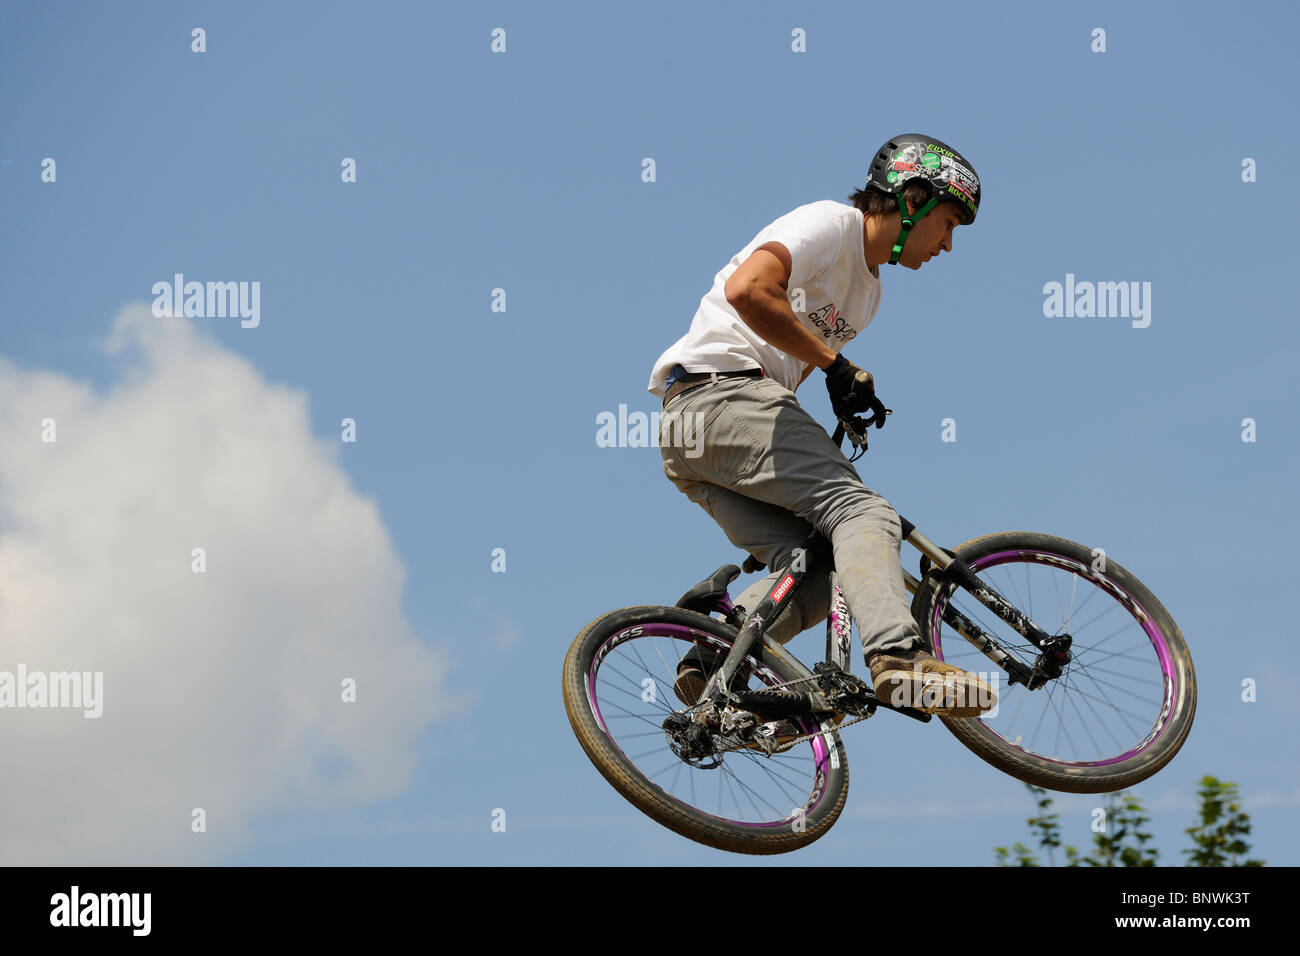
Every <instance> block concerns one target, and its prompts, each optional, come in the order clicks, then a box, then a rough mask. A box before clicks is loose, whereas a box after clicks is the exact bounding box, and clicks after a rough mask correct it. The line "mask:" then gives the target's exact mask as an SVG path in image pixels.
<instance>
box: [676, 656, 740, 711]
mask: <svg viewBox="0 0 1300 956" xmlns="http://www.w3.org/2000/svg"><path fill="white" fill-rule="evenodd" d="M726 659H727V658H726V655H725V654H719V653H718V652H717V651H713V650H710V649H709V648H707V647H698V646H697V647H692V648H691V649H690V650H689V651H687V652H686V654H685V656H683V657H682V659H681V661H679V662H678V664H677V679H676V680H675V681H673V693H674V694H676V695H677V699H678V700H680V701H681V702H682V703H683V704H685V705H686V706H687V707H694V706H695V705H696V703H698V702H699V699H700V696H701V695H702V694H703V693H704V688H705V686H706V685H707V684H708V683H709V678H710V677H712V676H713V674H714V672H715V671H717V669H718V668H719V667H721V666H722V662H723V661H724V660H726ZM746 681H747V678H745V677H743V676H742V675H740V674H737V675H736V677H733V678H732V681H731V688H732V690H737V689H739V687H743V686H744V684H745V683H746Z"/></svg>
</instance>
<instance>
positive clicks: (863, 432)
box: [831, 399, 894, 461]
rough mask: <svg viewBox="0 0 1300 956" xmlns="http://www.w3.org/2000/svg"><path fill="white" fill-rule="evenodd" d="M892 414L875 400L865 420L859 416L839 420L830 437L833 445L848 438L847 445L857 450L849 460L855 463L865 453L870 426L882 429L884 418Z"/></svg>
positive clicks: (891, 410)
mask: <svg viewBox="0 0 1300 956" xmlns="http://www.w3.org/2000/svg"><path fill="white" fill-rule="evenodd" d="M892 414H894V410H893V409H892V408H885V406H884V404H883V403H882V402H881V401H880V400H879V399H877V400H876V402H875V403H874V404H873V405H872V409H871V414H870V415H869V416H867V417H866V418H863V417H862V416H861V415H854V416H852V417H851V418H848V419H844V418H841V419H839V425H838V427H837V428H836V429H835V434H834V435H833V436H831V437H832V439H833V440H834V442H835V444H836V445H838V444H839V443H840V442H841V441H843V439H844V437H845V436H848V439H849V444H850V445H852V446H853V447H854V448H856V449H857V452H856V453H855V454H853V455H852V456H851V457H850V458H849V461H857V460H858V459H859V458H861V457H862V456H863V455H865V454H866V453H867V429H869V428H870V427H871V426H872V425H875V426H876V427H877V428H884V427H885V416H886V415H892Z"/></svg>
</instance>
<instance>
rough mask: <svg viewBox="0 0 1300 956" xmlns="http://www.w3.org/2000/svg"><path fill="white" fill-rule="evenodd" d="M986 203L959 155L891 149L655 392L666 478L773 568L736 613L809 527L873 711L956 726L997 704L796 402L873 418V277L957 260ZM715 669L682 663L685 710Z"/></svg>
mask: <svg viewBox="0 0 1300 956" xmlns="http://www.w3.org/2000/svg"><path fill="white" fill-rule="evenodd" d="M979 200H980V184H979V178H978V177H977V176H976V175H975V170H974V168H973V167H972V166H971V164H970V163H969V162H967V160H966V159H965V158H964V157H963V156H962V155H961V154H960V153H958V152H957V151H956V150H954V149H952V148H951V147H949V146H947V145H946V144H944V143H943V142H941V141H939V140H937V139H933V138H932V137H928V136H923V135H920V134H913V133H909V134H905V135H903V136H896V137H894V138H893V139H891V140H889V141H888V142H887V143H885V144H884V145H883V146H881V147H880V149H879V150H878V151H877V152H876V155H875V156H874V157H873V159H872V161H871V168H870V172H869V174H868V177H867V182H866V185H865V186H864V187H863V188H862V189H858V190H855V191H854V192H853V193H852V195H850V196H849V202H850V203H852V205H845V204H843V203H840V202H836V201H834V200H829V199H827V200H822V201H820V202H813V203H809V204H807V205H804V206H799V207H798V208H796V209H794V210H793V211H791V212H789V213H787V214H786V215H784V216H782V217H780V218H779V219H777V220H776V221H774V222H772V223H770V224H769V225H767V226H766V227H764V228H763V230H762V231H760V232H759V233H758V235H757V236H755V237H754V238H753V239H752V240H750V242H749V244H748V245H747V246H745V248H743V249H742V250H741V251H740V252H739V253H737V254H736V255H735V256H733V257H732V259H731V261H730V262H729V263H728V264H727V265H726V266H724V267H723V268H722V270H721V271H720V272H718V274H717V275H716V276H714V279H713V287H712V288H711V289H710V290H709V292H708V293H707V294H706V295H705V296H704V297H703V298H702V299H701V300H700V305H699V308H698V309H697V310H696V312H695V317H694V319H693V320H692V321H691V327H690V330H689V331H688V332H687V333H686V334H685V335H684V336H682V337H681V338H680V339H678V340H677V341H676V342H675V343H673V345H671V346H670V347H669V348H668V349H667V351H665V352H664V353H663V354H662V355H661V356H659V359H658V361H656V362H655V365H654V369H653V371H652V372H651V374H650V383H649V391H651V392H652V393H654V394H655V395H658V396H662V397H663V399H664V410H663V415H662V418H661V424H660V442H659V444H660V450H661V452H662V455H663V462H664V474H666V475H667V476H668V478H669V479H670V480H671V481H672V482H673V484H675V485H676V486H677V487H678V488H679V489H680V490H681V491H682V492H683V493H684V494H685V495H686V496H687V497H688V498H690V499H691V500H692V501H694V502H696V503H697V504H699V505H700V507H702V508H703V509H704V510H705V512H707V513H708V515H709V516H710V517H711V518H713V520H714V521H716V522H717V523H718V524H719V525H720V526H721V527H722V529H723V531H725V532H726V534H727V537H728V538H729V539H730V540H731V542H732V544H734V545H735V546H736V547H738V548H741V549H742V550H744V551H748V552H749V553H750V554H752V555H754V556H755V557H756V558H757V559H758V560H760V561H762V562H763V563H765V564H766V565H767V566H768V568H769V569H771V570H772V573H771V574H770V575H769V576H768V577H767V578H766V579H764V580H760V581H757V582H756V583H755V584H753V585H752V586H751V587H750V588H749V589H748V590H746V591H745V592H744V594H742V595H741V596H740V597H739V598H737V602H736V603H738V604H742V605H744V606H745V607H746V608H749V609H753V608H754V607H755V606H756V605H757V604H758V602H759V601H760V600H761V599H762V598H763V596H764V595H766V593H767V592H768V590H769V589H770V588H771V587H772V586H773V584H775V581H776V574H777V571H776V569H778V568H781V567H782V565H783V563H785V562H786V561H788V560H789V559H790V557H791V555H792V552H793V549H795V548H796V547H798V546H799V545H800V544H802V542H803V541H804V539H805V538H806V537H807V536H808V535H809V534H810V533H811V531H812V529H813V528H816V530H818V531H819V532H821V533H822V534H823V535H824V536H825V537H826V539H827V540H829V541H830V542H831V546H832V549H833V551H834V556H835V568H836V571H837V573H838V577H839V582H840V586H841V588H842V589H843V591H844V599H845V601H846V603H847V604H848V607H849V612H850V613H851V614H852V616H853V619H854V620H855V621H856V622H857V625H858V633H859V635H860V637H861V639H862V651H863V654H864V655H865V657H866V662H867V666H868V668H869V669H870V671H871V677H872V682H873V684H874V685H875V692H876V696H877V697H878V698H879V699H881V700H882V701H885V702H891V701H892V702H901V703H905V704H907V705H908V706H914V707H917V708H919V709H924V710H928V711H930V712H932V713H939V714H943V715H945V716H954V717H967V716H974V715H976V714H979V713H983V712H985V711H988V710H991V709H992V708H993V707H994V706H995V705H996V701H997V696H996V694H995V693H994V691H993V690H992V688H990V687H989V686H988V685H986V684H984V683H983V682H982V681H981V680H979V678H978V677H977V676H976V675H974V674H972V673H970V672H969V671H965V670H962V669H961V668H958V667H954V666H952V665H951V664H947V663H944V662H943V661H939V660H936V659H935V658H934V657H933V656H931V654H930V653H929V651H928V649H927V647H926V644H925V640H924V639H923V638H922V637H921V635H920V631H919V630H918V628H917V626H916V622H915V621H914V620H913V618H912V614H911V611H910V605H909V600H908V592H907V588H906V586H905V585H904V583H903V567H902V562H901V560H900V556H899V551H900V548H901V545H902V526H901V523H900V521H899V518H898V514H897V512H895V511H894V509H893V507H891V506H890V504H889V502H888V501H886V500H885V499H884V498H883V497H881V496H880V495H878V494H877V493H876V492H874V491H872V490H871V489H870V488H868V487H866V486H865V485H864V484H863V483H862V479H861V478H860V477H859V476H858V473H857V471H856V470H855V469H854V467H853V465H851V464H850V463H849V461H848V460H847V459H846V458H845V457H844V455H843V454H842V453H841V452H840V450H839V448H837V447H836V446H835V444H834V443H833V442H832V441H831V439H830V436H829V435H827V433H826V431H825V429H823V428H822V427H821V426H820V425H818V424H817V422H816V421H815V420H814V419H813V418H812V417H811V416H810V415H809V414H808V413H807V412H805V411H804V410H803V408H802V407H801V406H800V405H799V403H798V401H797V400H796V399H795V395H794V393H795V390H796V389H797V388H798V387H799V385H800V384H802V382H803V380H804V379H806V378H807V377H808V376H809V375H810V374H811V373H812V371H813V369H814V368H817V369H821V370H822V371H823V372H824V373H825V376H826V379H825V381H826V389H827V391H828V392H829V393H830V400H831V407H832V409H833V410H834V411H835V414H836V415H837V416H838V417H840V418H844V419H847V418H850V417H851V416H853V415H855V414H858V413H860V412H865V411H867V410H868V409H870V408H872V402H873V399H874V397H875V392H874V382H873V380H872V377H871V375H870V374H869V373H867V372H864V371H863V370H862V369H860V368H858V367H857V366H856V365H854V364H853V363H852V362H850V361H848V360H847V359H845V358H844V357H843V356H842V355H840V354H839V353H840V350H841V349H842V348H843V347H844V345H845V344H846V343H848V342H849V341H850V340H852V339H853V338H854V337H855V336H857V335H858V333H860V332H861V331H862V330H863V329H864V328H866V326H867V325H868V323H870V322H871V320H872V319H873V318H875V315H876V311H877V309H878V308H879V307H880V266H881V265H882V264H884V263H886V262H888V263H890V264H891V265H902V266H905V267H907V268H909V269H920V268H921V266H922V265H923V264H924V263H926V262H929V261H930V259H932V258H933V257H935V256H937V255H939V254H940V253H942V252H951V251H952V233H953V230H954V228H955V227H956V226H957V225H958V224H962V225H969V224H970V223H972V222H974V221H975V214H976V212H977V211H978V209H979ZM697 422H698V423H700V428H699V431H698V433H694V427H693V423H697ZM877 424H878V425H883V419H881V420H879V421H878V422H877ZM665 435H668V436H677V439H676V444H673V443H672V442H666V441H664V436H665ZM688 452H689V453H688ZM829 609H830V582H829V579H828V577H827V576H826V575H809V576H808V577H806V578H805V579H804V582H803V584H802V585H801V587H800V588H799V590H798V591H797V592H796V594H795V596H794V598H793V599H792V601H791V603H790V604H789V605H788V606H787V607H786V609H785V610H784V611H783V612H782V613H781V615H780V616H779V617H778V618H777V619H776V620H775V621H774V622H772V624H771V626H770V627H769V628H768V631H767V633H769V634H771V635H772V637H773V638H774V639H775V640H778V641H780V642H781V643H785V642H786V641H789V640H790V638H792V637H794V636H795V635H796V634H798V633H800V632H802V631H804V630H805V629H807V628H809V627H812V626H813V625H815V624H818V623H820V622H821V621H824V620H825V619H826V616H827V614H828V612H829ZM721 663H722V658H721V657H720V656H719V655H717V654H714V653H712V652H709V651H706V650H703V649H699V650H693V651H690V652H688V653H687V654H686V656H685V657H683V658H682V661H681V663H680V664H679V665H678V672H677V681H676V684H675V690H676V693H677V696H678V697H679V698H680V699H681V700H682V702H683V703H686V704H688V705H689V704H694V703H695V702H696V701H697V700H698V699H699V695H700V693H701V692H702V691H703V689H704V686H705V683H706V682H707V680H708V678H709V676H710V675H711V674H712V673H713V671H714V670H716V668H717V667H718V666H719V665H720V664H721ZM927 686H928V687H929V689H928V690H927ZM936 686H937V687H938V688H939V690H938V691H936V689H935V688H936Z"/></svg>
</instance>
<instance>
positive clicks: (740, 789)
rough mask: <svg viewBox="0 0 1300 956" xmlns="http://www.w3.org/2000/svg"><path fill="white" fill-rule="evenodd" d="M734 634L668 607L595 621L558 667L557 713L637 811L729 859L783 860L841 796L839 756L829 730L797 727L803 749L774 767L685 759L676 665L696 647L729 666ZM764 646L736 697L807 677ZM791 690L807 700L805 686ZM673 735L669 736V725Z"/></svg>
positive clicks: (735, 753) (816, 831)
mask: <svg viewBox="0 0 1300 956" xmlns="http://www.w3.org/2000/svg"><path fill="white" fill-rule="evenodd" d="M735 639H736V629H735V628H733V627H731V626H730V625H729V624H726V623H725V622H723V621H719V620H717V619H715V618H712V617H707V616H705V615H703V614H697V613H695V612H694V611H687V610H684V609H683V608H676V607H655V606H644V607H629V608H624V609H623V610H621V611H613V612H611V613H609V614H605V615H603V616H601V617H598V618H596V619H595V620H594V621H592V622H591V623H590V624H588V625H587V626H586V627H585V628H583V630H582V632H581V633H580V634H579V635H578V636H577V638H575V639H574V642H573V644H572V646H571V647H570V648H569V653H568V656H567V657H566V658H565V660H564V678H563V683H564V709H565V710H566V711H567V712H568V715H569V723H570V724H571V725H572V726H573V731H574V733H575V734H577V737H578V741H579V743H581V744H582V749H583V750H585V751H586V752H587V756H588V757H590V758H591V762H592V763H593V764H595V766H596V769H597V770H599V771H600V772H601V774H602V775H603V776H604V777H605V779H606V780H608V781H609V783H610V784H612V785H613V787H614V789H616V790H618V792H619V793H621V794H622V795H623V796H624V797H626V798H627V799H628V800H629V801H631V803H632V804H633V805H635V806H636V807H637V808H639V809H640V810H642V811H643V812H644V813H646V814H647V815H649V816H650V817H651V818H653V819H654V820H656V821H658V822H659V823H661V824H663V825H664V826H666V827H668V828H669V829H671V830H674V831H676V832H677V833H680V834H681V835H682V836H685V837H689V838H690V839H692V840H696V841H697V842H700V843H704V844H706V845H708V846H712V847H716V848H717V849H720V850H731V851H733V852H737V853H785V852H787V851H789V850H795V849H798V848H799V847H802V846H806V845H808V844H809V843H812V842H813V841H814V840H816V839H818V838H819V837H821V836H822V835H824V834H825V833H826V831H827V830H829V829H830V828H831V825H832V824H834V823H835V820H836V819H837V818H838V817H839V815H840V811H841V810H843V808H844V801H845V799H846V797H847V795H848V780H849V768H848V761H847V759H846V757H845V753H844V745H843V743H842V742H841V740H840V737H839V734H838V733H837V732H836V730H835V725H834V724H833V723H831V722H830V721H829V720H828V721H826V722H824V723H822V724H821V725H818V724H817V723H816V722H815V721H814V718H812V717H805V718H799V719H798V720H796V721H794V725H795V728H796V729H797V730H798V733H799V735H800V736H802V735H804V734H811V735H813V736H811V737H810V739H808V740H806V741H803V742H802V743H798V744H794V745H793V746H791V747H789V748H788V749H784V750H780V751H778V752H776V753H774V754H772V755H770V756H768V755H766V754H764V753H762V752H759V751H757V750H751V749H747V748H745V747H743V746H737V745H736V741H735V740H734V739H729V738H722V737H714V738H712V741H713V746H712V747H711V748H710V749H715V750H716V752H715V753H712V754H710V755H708V756H707V757H703V758H699V757H697V756H696V755H694V754H690V753H687V754H683V753H681V749H682V748H681V746H680V739H681V738H680V736H678V735H675V732H674V730H673V729H672V728H675V727H677V726H680V722H681V720H682V719H683V718H682V717H681V716H678V717H674V716H673V715H674V714H678V715H681V714H683V713H684V712H686V711H687V707H686V705H685V704H682V703H681V702H679V701H678V700H677V698H676V696H675V695H674V692H673V681H674V680H675V677H676V673H677V662H678V661H679V660H681V658H682V655H684V654H685V653H686V652H687V651H688V650H690V649H691V648H692V647H700V648H706V649H709V650H712V651H714V652H717V653H720V654H723V655H725V654H726V653H727V652H728V651H729V650H730V649H731V646H732V643H733V642H734V641H735ZM809 676H810V675H809V673H808V671H807V669H806V668H804V667H803V666H802V665H801V664H799V662H798V661H796V660H795V659H794V658H793V657H791V656H790V655H789V654H787V653H786V652H785V650H784V649H783V648H782V647H781V646H780V645H779V644H776V643H775V642H772V641H766V642H765V644H764V646H763V649H762V654H761V660H760V659H758V658H756V657H755V655H754V654H752V653H751V655H750V656H748V657H746V658H745V661H744V665H743V670H742V671H741V676H740V678H739V680H738V681H736V682H733V684H732V687H733V689H735V690H742V689H749V690H758V689H761V688H762V687H770V686H773V685H776V684H781V683H784V682H786V681H791V680H799V679H802V678H807V677H809ZM798 689H805V690H806V689H807V688H806V686H803V687H801V688H798ZM666 722H667V724H668V725H669V726H668V727H667V728H666V726H665V723H666Z"/></svg>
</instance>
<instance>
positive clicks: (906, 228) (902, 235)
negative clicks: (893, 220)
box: [889, 192, 939, 266]
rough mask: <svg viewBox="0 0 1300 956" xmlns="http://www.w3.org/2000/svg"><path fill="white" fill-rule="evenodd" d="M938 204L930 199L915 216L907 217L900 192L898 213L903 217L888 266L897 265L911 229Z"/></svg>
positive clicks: (934, 199) (936, 199) (904, 203)
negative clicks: (901, 226)
mask: <svg viewBox="0 0 1300 956" xmlns="http://www.w3.org/2000/svg"><path fill="white" fill-rule="evenodd" d="M938 202H939V200H938V198H937V197H935V198H932V199H931V200H930V201H929V202H928V203H926V204H925V205H924V206H922V207H921V208H920V209H918V210H917V211H916V215H915V216H909V215H908V214H907V203H906V201H905V200H904V199H903V194H902V193H901V192H900V193H899V194H898V211H899V213H900V214H901V215H902V217H903V228H902V229H901V230H899V233H898V241H897V242H895V243H894V251H893V253H892V254H891V255H890V257H889V264H890V265H891V266H892V265H897V264H898V257H899V256H901V255H902V254H903V245H904V244H905V243H906V242H907V237H908V236H909V235H911V232H912V227H913V226H915V225H916V224H917V222H918V221H919V220H920V218H921V217H922V216H924V215H925V214H926V213H927V212H929V211H930V210H931V209H933V208H934V207H935V206H936V205H937V204H938Z"/></svg>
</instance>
